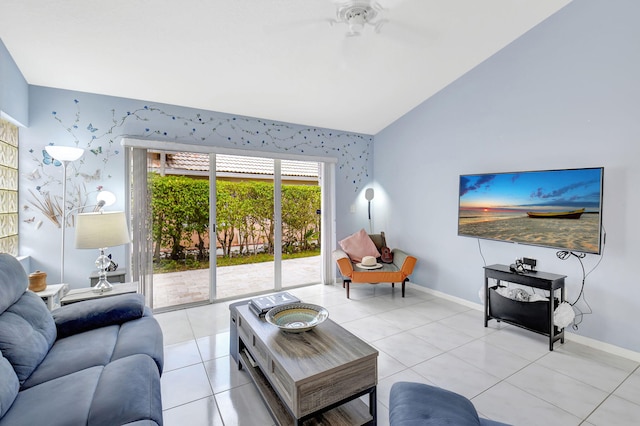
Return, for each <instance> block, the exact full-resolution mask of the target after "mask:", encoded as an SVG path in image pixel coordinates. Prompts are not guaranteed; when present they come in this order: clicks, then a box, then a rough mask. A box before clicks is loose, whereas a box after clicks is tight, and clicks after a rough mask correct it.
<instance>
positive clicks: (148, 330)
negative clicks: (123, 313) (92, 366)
mask: <svg viewBox="0 0 640 426" xmlns="http://www.w3.org/2000/svg"><path fill="white" fill-rule="evenodd" d="M134 354H146V355H149V356H150V357H151V358H152V359H153V360H154V361H155V363H156V365H157V367H158V372H159V373H160V374H162V368H163V365H164V345H163V339H162V330H161V329H160V324H158V321H156V320H155V319H154V318H153V317H152V316H144V317H142V318H139V319H136V320H132V321H128V322H126V323H124V324H122V325H121V326H120V330H119V332H118V340H117V342H116V346H115V348H114V350H113V355H112V359H113V360H116V359H120V358H124V357H126V356H129V355H134Z"/></svg>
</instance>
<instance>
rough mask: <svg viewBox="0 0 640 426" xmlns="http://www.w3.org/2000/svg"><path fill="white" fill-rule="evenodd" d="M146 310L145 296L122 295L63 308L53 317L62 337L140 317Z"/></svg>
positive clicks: (57, 310) (56, 311)
mask: <svg viewBox="0 0 640 426" xmlns="http://www.w3.org/2000/svg"><path fill="white" fill-rule="evenodd" d="M144 308H145V306H144V296H143V295H142V294H137V293H135V294H121V295H117V296H110V297H104V298H99V299H93V300H85V301H83V302H78V303H73V304H71V305H67V306H63V307H61V308H58V309H56V310H54V311H53V318H54V320H55V323H56V327H57V328H58V337H59V338H62V337H66V336H70V335H72V334H77V333H81V332H83V331H87V330H91V329H94V328H99V327H104V326H108V325H114V324H122V323H124V322H127V321H129V320H132V319H136V318H140V317H142V315H143V314H144Z"/></svg>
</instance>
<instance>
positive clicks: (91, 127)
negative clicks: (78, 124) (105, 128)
mask: <svg viewBox="0 0 640 426" xmlns="http://www.w3.org/2000/svg"><path fill="white" fill-rule="evenodd" d="M87 130H88V131H90V132H91V133H93V132H96V131H98V129H96V128H95V127H93V124H91V123H89V125H88V126H87Z"/></svg>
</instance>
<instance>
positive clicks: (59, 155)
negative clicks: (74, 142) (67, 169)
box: [44, 145, 84, 161]
mask: <svg viewBox="0 0 640 426" xmlns="http://www.w3.org/2000/svg"><path fill="white" fill-rule="evenodd" d="M44 149H45V150H46V151H47V153H48V154H49V155H50V156H52V157H53V158H55V159H56V160H58V161H76V160H77V159H78V158H80V157H82V154H84V149H82V148H77V147H75V146H57V145H47V146H45V147H44Z"/></svg>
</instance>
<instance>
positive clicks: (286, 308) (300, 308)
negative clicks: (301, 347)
mask: <svg viewBox="0 0 640 426" xmlns="http://www.w3.org/2000/svg"><path fill="white" fill-rule="evenodd" d="M264 318H265V320H267V322H268V323H269V324H273V325H275V326H276V327H278V328H279V329H280V330H283V331H287V332H289V333H302V332H303V331H308V330H311V329H312V328H313V327H315V326H316V325H318V324H320V323H322V322H323V321H324V320H326V319H327V318H329V311H327V310H326V309H325V308H323V307H322V306H318V305H313V304H311V303H291V304H288V305H282V306H277V307H275V308H272V309H270V310H269V312H267V314H266V315H265V316H264Z"/></svg>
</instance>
